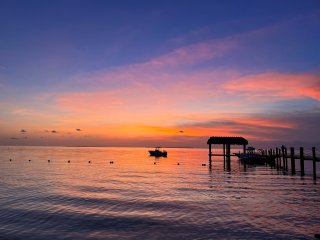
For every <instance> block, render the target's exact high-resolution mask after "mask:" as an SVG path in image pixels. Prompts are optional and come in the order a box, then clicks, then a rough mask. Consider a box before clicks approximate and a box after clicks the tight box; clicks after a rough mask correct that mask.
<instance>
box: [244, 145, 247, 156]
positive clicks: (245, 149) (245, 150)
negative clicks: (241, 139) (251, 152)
mask: <svg viewBox="0 0 320 240" xmlns="http://www.w3.org/2000/svg"><path fill="white" fill-rule="evenodd" d="M246 152H247V148H246V145H245V144H243V153H244V154H245V153H246Z"/></svg>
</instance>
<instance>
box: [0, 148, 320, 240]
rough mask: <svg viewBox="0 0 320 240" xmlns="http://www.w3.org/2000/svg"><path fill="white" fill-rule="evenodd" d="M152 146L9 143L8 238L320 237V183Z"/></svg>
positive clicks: (4, 164)
mask: <svg viewBox="0 0 320 240" xmlns="http://www.w3.org/2000/svg"><path fill="white" fill-rule="evenodd" d="M147 150H148V149H146V148H68V147H10V148H8V147H0V153H1V154H0V239H162V240H163V239H215V238H217V239H314V234H315V233H320V186H319V184H320V180H319V179H318V183H316V182H314V181H313V180H312V176H306V177H304V178H303V179H301V178H300V177H299V176H290V175H283V174H282V173H280V172H277V171H276V170H274V169H270V168H267V167H264V166H261V167H252V168H247V169H246V171H244V167H243V166H242V165H240V164H239V163H238V161H237V160H236V159H235V160H233V161H232V165H231V167H232V170H231V172H227V171H224V170H223V162H222V161H221V160H216V161H214V164H213V167H212V170H210V169H209V168H208V165H207V166H202V163H207V162H208V157H207V150H206V149H168V152H169V155H168V158H159V159H155V158H152V157H149V156H148V154H147ZM10 158H11V159H12V161H11V162H10V161H9V159H10ZM29 159H30V160H31V161H30V162H29V161H28V160H29ZM48 159H50V160H51V161H50V163H49V162H48ZM68 161H70V163H68ZM88 161H91V163H89V162H88ZM110 161H113V162H114V164H110ZM154 163H156V164H154ZM178 163H179V165H178Z"/></svg>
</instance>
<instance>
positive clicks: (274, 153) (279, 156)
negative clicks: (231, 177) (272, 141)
mask: <svg viewBox="0 0 320 240" xmlns="http://www.w3.org/2000/svg"><path fill="white" fill-rule="evenodd" d="M207 144H208V145H209V166H210V167H211V165H212V157H213V156H223V160H224V166H226V168H227V170H228V171H230V169H231V156H239V155H240V152H239V154H231V151H230V146H231V145H242V146H243V153H246V146H247V145H248V140H247V139H245V138H243V137H217V136H213V137H210V138H209V139H208V141H207ZM211 145H223V154H213V153H212V146H211ZM259 154H260V155H261V156H265V157H267V158H269V159H274V161H272V165H273V167H275V168H277V169H278V170H283V171H284V172H287V173H288V172H291V174H292V175H295V174H296V168H297V167H298V168H299V170H300V175H301V176H304V175H305V161H312V174H313V178H314V179H315V180H316V179H317V165H316V163H317V162H320V158H319V157H317V156H316V148H315V147H312V148H311V154H310V153H309V154H305V150H304V148H303V147H300V148H299V153H296V151H295V149H294V148H293V147H291V148H290V152H289V153H288V149H287V147H285V146H284V145H282V146H281V147H279V148H278V147H277V148H275V149H272V148H270V149H260V153H259ZM289 160H290V167H289V164H288V162H289ZM296 160H299V164H298V166H296Z"/></svg>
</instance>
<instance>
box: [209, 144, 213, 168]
mask: <svg viewBox="0 0 320 240" xmlns="http://www.w3.org/2000/svg"><path fill="white" fill-rule="evenodd" d="M211 156H212V152H211V144H209V165H210V166H211Z"/></svg>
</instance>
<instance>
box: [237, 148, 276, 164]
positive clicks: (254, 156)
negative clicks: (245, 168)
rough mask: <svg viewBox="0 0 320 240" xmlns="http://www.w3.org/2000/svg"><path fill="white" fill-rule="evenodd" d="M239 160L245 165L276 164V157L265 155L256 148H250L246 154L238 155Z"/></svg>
mask: <svg viewBox="0 0 320 240" xmlns="http://www.w3.org/2000/svg"><path fill="white" fill-rule="evenodd" d="M236 156H238V158H239V160H240V161H241V162H242V163H244V164H255V165H259V164H261V165H264V164H274V160H275V159H274V157H271V156H266V155H263V154H262V153H261V152H257V151H256V150H255V148H254V147H248V148H247V149H246V153H239V154H236Z"/></svg>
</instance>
